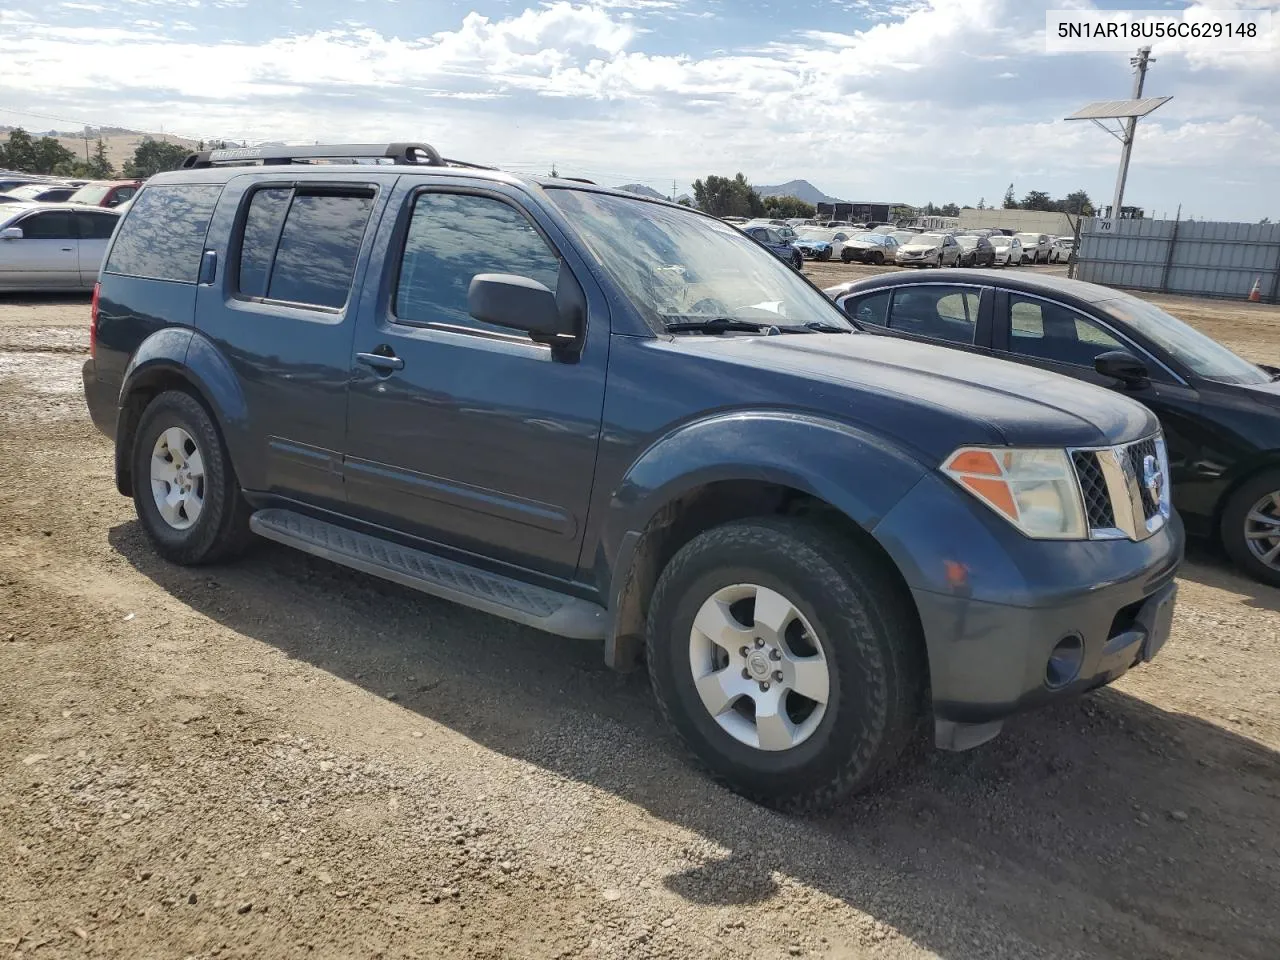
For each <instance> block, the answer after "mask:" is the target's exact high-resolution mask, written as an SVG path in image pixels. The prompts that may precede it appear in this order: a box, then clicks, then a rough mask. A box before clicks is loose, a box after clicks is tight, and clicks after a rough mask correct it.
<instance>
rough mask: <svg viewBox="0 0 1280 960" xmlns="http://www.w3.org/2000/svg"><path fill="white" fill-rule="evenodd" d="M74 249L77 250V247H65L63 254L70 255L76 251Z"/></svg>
mask: <svg viewBox="0 0 1280 960" xmlns="http://www.w3.org/2000/svg"><path fill="white" fill-rule="evenodd" d="M74 249H75V247H63V248H62V252H63V253H70V252H71V251H72V250H74Z"/></svg>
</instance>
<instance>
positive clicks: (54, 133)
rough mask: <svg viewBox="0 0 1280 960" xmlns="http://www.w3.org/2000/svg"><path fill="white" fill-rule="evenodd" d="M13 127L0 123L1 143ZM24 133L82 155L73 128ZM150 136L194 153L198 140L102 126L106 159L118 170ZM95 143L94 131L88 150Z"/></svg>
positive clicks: (80, 140)
mask: <svg viewBox="0 0 1280 960" xmlns="http://www.w3.org/2000/svg"><path fill="white" fill-rule="evenodd" d="M12 130H13V127H10V126H0V143H4V142H7V141H8V139H9V133H10V132H11V131H12ZM27 132H28V133H29V134H31V135H32V136H33V137H36V138H39V137H46V136H47V137H54V138H55V139H56V140H57V141H58V142H59V143H60V144H62V145H63V146H64V147H66V148H67V149H68V150H70V151H71V152H72V153H74V154H75V155H76V156H77V157H80V158H82V159H83V158H84V155H85V153H84V137H83V136H82V135H81V134H79V133H75V132H72V131H67V130H31V129H29V128H27ZM146 136H150V137H151V138H152V139H153V140H167V141H169V142H170V143H178V144H181V145H182V146H184V147H190V148H191V151H192V152H193V153H194V152H195V149H196V146H197V141H195V140H187V139H185V138H183V137H174V136H171V135H169V134H165V135H163V136H161V135H160V134H156V133H152V134H147V133H143V132H141V131H139V130H122V129H120V128H119V127H104V128H103V129H102V142H103V144H105V145H106V148H107V159H108V160H110V161H111V165H112V166H113V167H115V168H116V171H117V172H119V170H120V168H121V167H123V166H124V162H125V161H126V160H132V159H133V152H134V151H135V150H137V149H138V145H139V144H140V143H142V138H143V137H146ZM97 142H98V131H97V130H94V131H92V133H91V134H90V140H89V150H90V152H92V151H93V149H94V147H95V146H96V145H97Z"/></svg>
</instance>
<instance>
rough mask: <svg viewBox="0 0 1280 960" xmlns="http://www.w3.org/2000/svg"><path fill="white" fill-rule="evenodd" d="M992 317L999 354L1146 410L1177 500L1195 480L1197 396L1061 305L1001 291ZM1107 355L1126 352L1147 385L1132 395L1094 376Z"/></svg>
mask: <svg viewBox="0 0 1280 960" xmlns="http://www.w3.org/2000/svg"><path fill="white" fill-rule="evenodd" d="M996 315H997V317H998V322H997V325H996V326H997V329H996V335H995V336H996V339H995V343H996V345H997V352H998V354H1004V355H1005V356H1006V358H1007V359H1010V360H1016V361H1018V362H1019V363H1026V364H1030V365H1031V366H1036V367H1040V368H1042V369H1044V370H1052V371H1053V372H1054V373H1061V374H1064V375H1065V376H1068V377H1074V378H1075V379H1077V380H1085V381H1087V382H1089V383H1093V384H1096V385H1098V386H1100V387H1107V388H1109V389H1112V390H1115V391H1116V392H1118V393H1119V392H1123V393H1125V395H1126V396H1129V397H1131V398H1132V399H1134V400H1137V401H1138V402H1140V403H1142V404H1144V405H1145V406H1147V407H1149V408H1150V409H1151V411H1152V412H1153V413H1154V414H1155V415H1156V416H1157V417H1158V418H1159V419H1160V426H1161V428H1162V429H1163V431H1164V436H1165V444H1166V446H1167V448H1168V451H1169V474H1170V476H1169V479H1170V481H1171V482H1172V483H1173V488H1174V492H1175V496H1176V493H1177V490H1178V487H1179V485H1180V484H1182V483H1183V482H1185V481H1187V480H1190V479H1193V478H1194V477H1196V474H1197V473H1198V470H1197V468H1196V463H1197V461H1199V460H1200V458H1201V455H1202V449H1203V426H1202V425H1201V424H1202V419H1201V415H1200V395H1199V393H1198V392H1197V391H1196V390H1195V389H1193V388H1192V387H1190V386H1187V385H1186V384H1185V383H1182V382H1180V381H1179V380H1178V379H1177V378H1175V376H1174V375H1173V374H1172V373H1170V372H1169V371H1168V370H1167V369H1166V368H1165V367H1164V365H1163V364H1161V363H1160V362H1159V361H1157V360H1156V359H1155V358H1153V357H1151V356H1150V355H1149V354H1147V353H1146V351H1144V350H1143V349H1142V348H1141V347H1138V346H1137V345H1136V344H1134V343H1131V342H1130V341H1129V340H1128V339H1127V338H1125V337H1124V336H1123V335H1122V334H1120V333H1119V332H1118V331H1117V330H1115V329H1113V328H1111V327H1110V326H1108V325H1106V324H1104V323H1101V322H1099V321H1098V319H1097V318H1096V317H1091V316H1088V315H1087V314H1085V313H1083V312H1081V311H1079V310H1076V309H1074V308H1072V307H1068V306H1066V305H1065V304H1060V303H1055V302H1053V301H1051V300H1046V299H1043V298H1041V297H1035V296H1032V295H1030V294H1023V293H1016V292H1014V291H1012V290H1008V291H1004V290H1002V291H1000V296H999V303H998V304H997V307H996ZM1111 350H1124V351H1125V352H1127V353H1131V354H1133V355H1134V356H1136V357H1137V358H1138V359H1139V360H1142V361H1143V362H1144V363H1146V365H1147V370H1148V373H1149V374H1150V380H1151V382H1150V384H1149V385H1148V386H1145V387H1142V388H1141V389H1139V390H1133V389H1131V388H1128V387H1126V386H1125V385H1124V384H1122V383H1120V382H1119V381H1117V380H1115V379H1114V378H1113V377H1107V376H1103V375H1102V374H1100V373H1098V371H1097V370H1095V369H1094V366H1093V361H1094V359H1095V358H1096V357H1097V356H1098V355H1099V354H1102V353H1107V352H1108V351H1111Z"/></svg>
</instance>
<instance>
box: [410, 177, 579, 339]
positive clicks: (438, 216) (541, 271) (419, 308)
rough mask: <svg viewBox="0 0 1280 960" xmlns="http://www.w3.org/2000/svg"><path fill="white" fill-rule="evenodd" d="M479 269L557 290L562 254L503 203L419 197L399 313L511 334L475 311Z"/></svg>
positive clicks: (413, 320) (463, 196) (443, 195)
mask: <svg viewBox="0 0 1280 960" xmlns="http://www.w3.org/2000/svg"><path fill="white" fill-rule="evenodd" d="M478 273H509V274H515V275H516V276H518V277H528V278H529V279H531V280H537V281H538V282H539V283H541V284H543V285H544V286H545V287H546V288H547V289H548V290H550V291H551V292H552V293H555V291H556V284H557V282H558V281H559V277H560V258H559V256H558V255H557V254H556V252H555V251H554V250H552V249H551V247H549V246H548V245H547V242H546V241H545V240H543V239H542V235H541V234H540V233H538V231H537V230H535V229H534V227H533V224H531V223H530V222H529V221H528V220H527V219H525V217H524V215H523V214H522V213H520V211H519V210H517V209H515V207H512V206H510V205H508V204H506V203H503V202H502V201H501V200H496V199H494V198H492V197H478V196H473V195H469V194H450V193H424V194H422V195H421V196H419V197H418V199H417V201H416V202H415V204H414V207H413V218H412V219H411V220H410V221H409V234H408V236H407V237H406V238H405V245H404V259H403V260H402V261H401V265H400V280H399V283H398V284H397V287H396V301H395V315H396V318H397V319H399V320H404V321H409V322H411V323H442V324H448V325H450V326H457V327H471V328H475V329H478V330H493V331H500V332H503V333H508V334H509V333H511V330H509V329H507V328H505V327H495V326H493V325H491V324H487V323H481V322H480V321H479V320H476V319H475V318H474V317H472V316H471V313H470V310H469V309H468V305H467V291H468V290H470V288H471V279H472V277H474V276H475V275H476V274H478Z"/></svg>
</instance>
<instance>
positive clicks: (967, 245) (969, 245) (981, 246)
mask: <svg viewBox="0 0 1280 960" xmlns="http://www.w3.org/2000/svg"><path fill="white" fill-rule="evenodd" d="M956 243H957V244H959V245H960V257H959V259H958V260H957V261H956V266H957V267H993V266H995V263H996V250H995V247H993V246H991V241H990V240H988V239H987V238H986V237H975V236H973V235H971V234H961V235H959V236H957V237H956Z"/></svg>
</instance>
